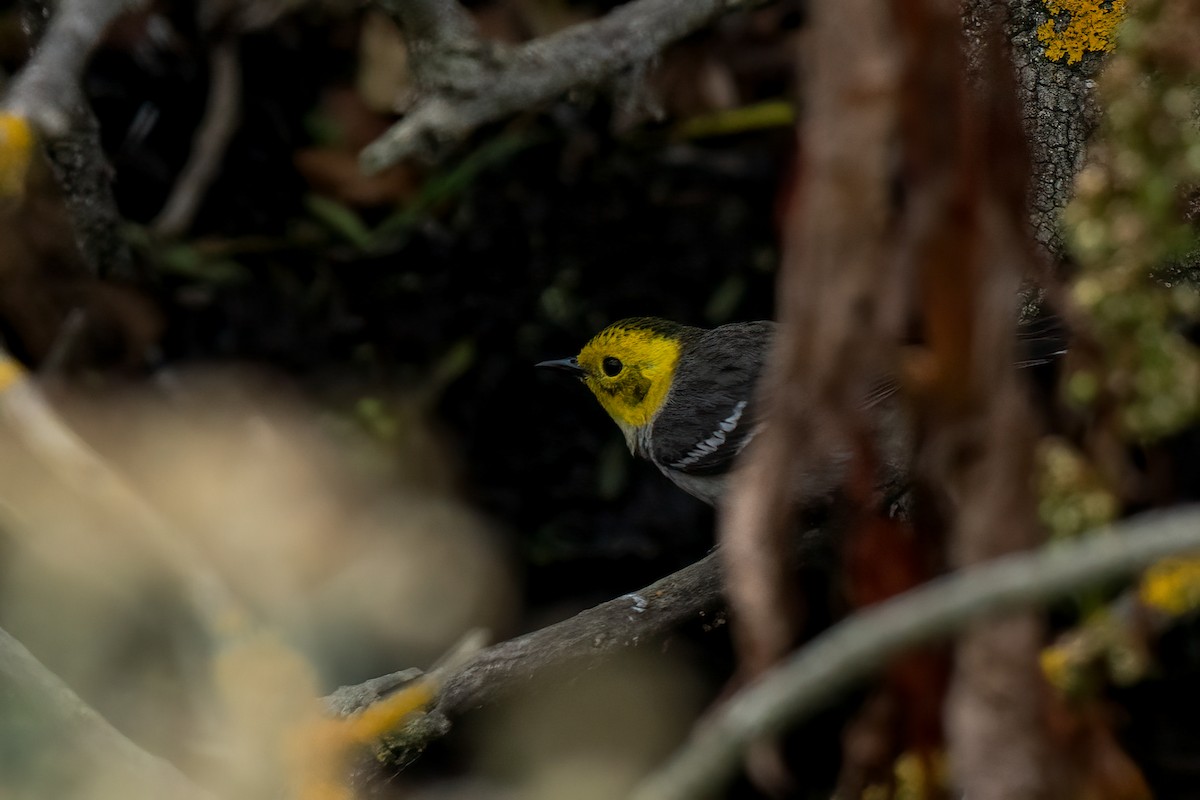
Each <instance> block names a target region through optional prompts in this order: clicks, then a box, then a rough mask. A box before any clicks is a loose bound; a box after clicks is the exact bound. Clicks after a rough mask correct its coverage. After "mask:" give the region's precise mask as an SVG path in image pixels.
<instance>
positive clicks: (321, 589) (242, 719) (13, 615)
mask: <svg viewBox="0 0 1200 800" xmlns="http://www.w3.org/2000/svg"><path fill="white" fill-rule="evenodd" d="M266 384H267V381H265V380H262V379H261V377H260V376H250V375H247V374H245V373H244V372H241V373H239V372H234V371H225V372H222V371H210V372H208V373H206V374H197V375H179V376H175V378H174V386H173V388H172V389H171V391H170V392H158V393H156V394H154V395H151V394H150V393H148V392H129V393H123V394H115V395H111V396H108V397H97V396H96V395H94V394H89V396H88V397H87V398H86V402H82V401H80V402H76V400H77V399H78V398H75V397H72V396H71V395H69V394H68V395H66V396H63V397H60V398H58V407H59V409H60V410H61V411H62V412H63V416H64V419H66V420H67V421H68V422H69V423H70V424H71V425H72V426H73V427H74V428H75V430H76V431H78V432H79V433H80V434H81V435H82V436H83V437H84V439H85V440H86V441H87V442H88V444H89V445H90V446H92V447H93V448H94V449H95V450H96V452H97V453H98V454H99V455H100V457H101V458H102V459H103V460H104V461H105V462H107V463H108V464H109V465H110V466H111V467H112V468H113V469H114V470H117V471H118V472H119V473H121V474H123V475H124V476H125V478H127V479H128V481H129V483H130V485H131V486H132V487H133V488H134V489H135V491H136V492H137V493H138V494H140V496H141V497H142V498H144V499H145V500H146V501H147V502H148V503H149V504H150V505H151V506H152V507H153V508H154V509H155V510H156V511H157V512H159V515H160V516H161V519H162V522H163V525H164V527H166V528H167V529H166V530H162V531H157V532H156V535H157V536H161V537H167V538H170V537H182V539H183V540H184V543H185V544H186V549H185V550H184V551H183V552H185V553H188V554H189V556H188V557H189V558H190V559H191V560H193V561H194V563H192V564H183V565H182V569H183V570H185V571H186V570H187V569H189V567H195V568H196V570H197V571H198V572H199V571H202V570H205V569H207V570H215V573H216V574H217V575H218V576H219V578H220V580H221V581H222V582H223V583H224V584H226V586H227V588H228V589H229V590H230V591H231V592H232V594H233V596H234V597H236V598H237V599H238V601H239V603H240V605H241V606H242V610H241V613H240V615H241V616H242V617H244V618H243V619H236V620H226V619H204V618H203V615H204V613H205V610H204V609H198V608H196V607H195V606H193V605H192V604H191V603H190V602H189V600H188V596H187V594H186V592H184V591H183V587H182V586H181V581H180V565H178V564H171V563H169V561H170V560H169V559H167V558H164V556H163V552H164V551H163V548H161V547H158V546H156V545H155V539H154V538H153V537H150V538H147V537H145V536H137V535H133V534H132V532H133V530H134V529H135V528H137V526H138V525H139V524H141V523H140V522H139V521H134V520H131V519H122V518H121V506H120V505H119V504H115V505H114V507H109V508H106V507H103V506H104V505H105V504H104V503H103V502H102V498H101V501H100V502H97V499H96V498H95V497H88V496H86V495H87V492H86V491H83V492H81V491H77V490H76V489H72V488H70V487H69V486H68V485H67V484H66V483H65V482H64V481H63V480H61V478H62V475H61V474H60V473H59V472H58V471H56V468H55V466H54V465H53V464H49V463H43V462H42V461H41V460H39V458H37V457H35V455H34V454H31V453H30V452H29V451H28V450H26V449H25V448H24V447H23V446H22V445H21V444H20V443H19V442H18V441H17V437H13V436H12V434H11V431H5V432H0V437H2V438H0V513H2V514H3V517H2V520H0V525H2V537H3V538H2V539H0V548H2V550H3V553H4V556H5V557H4V559H3V563H2V566H0V626H2V627H3V628H5V629H6V630H8V631H9V632H10V633H12V634H13V635H14V636H15V637H16V638H17V639H19V640H20V641H22V642H23V643H24V644H25V645H26V646H27V647H28V648H29V649H30V650H31V651H32V652H33V653H34V655H36V656H37V657H38V658H39V659H40V660H41V661H42V662H43V663H44V664H45V665H46V666H47V667H49V669H50V670H51V671H53V672H55V673H57V674H58V675H59V676H61V677H62V678H64V680H66V681H67V683H68V684H69V685H70V686H71V687H72V688H73V689H75V690H76V691H77V692H78V693H79V694H80V695H81V696H82V697H83V698H84V700H86V701H87V702H88V703H90V704H92V705H93V706H94V707H96V708H97V709H98V710H99V711H100V712H101V713H102V714H103V715H104V716H105V717H106V718H107V719H109V720H110V721H111V722H113V723H114V724H115V725H116V726H117V727H118V728H119V729H120V730H122V731H123V732H125V733H127V734H128V735H130V736H131V737H132V738H134V739H135V740H136V741H138V742H139V743H143V744H145V745H146V746H147V747H148V748H149V749H151V750H153V751H156V752H159V753H161V754H162V755H165V756H167V757H169V758H170V759H172V760H173V761H174V762H175V763H177V764H179V765H181V766H182V767H183V768H184V769H185V771H188V772H193V773H195V774H197V776H198V777H199V778H200V781H201V783H206V784H210V785H214V786H216V787H220V788H221V789H222V791H223V793H224V794H225V796H243V797H262V796H267V795H268V794H270V793H271V792H272V791H275V790H277V789H278V787H279V786H280V785H281V784H282V783H283V782H284V781H285V780H286V776H285V768H284V767H283V761H282V759H283V755H282V751H281V748H282V747H283V743H284V742H285V741H286V739H287V736H288V731H289V730H290V729H291V728H293V727H295V726H297V725H300V724H302V723H303V721H304V720H306V719H308V718H309V717H311V715H312V714H314V713H315V710H316V707H317V706H316V698H317V697H319V695H320V694H323V693H324V692H326V691H328V690H329V689H331V688H333V686H335V685H337V684H338V683H351V682H357V681H361V680H364V679H366V678H368V677H372V676H374V675H376V674H380V673H384V672H389V671H393V670H396V669H401V668H404V667H409V666H421V667H424V666H428V665H429V663H430V662H431V661H432V660H434V659H435V658H436V657H437V656H438V655H439V654H440V653H442V652H443V651H444V650H445V649H446V648H447V647H449V646H450V645H451V644H453V642H454V641H455V640H457V639H458V638H459V637H460V636H461V635H462V633H463V631H465V630H467V629H469V628H473V627H486V628H489V629H492V630H494V631H498V632H500V633H503V632H505V631H506V629H507V627H508V626H509V625H510V624H511V621H512V619H513V616H514V614H515V611H516V609H515V591H514V580H513V575H512V572H511V569H510V568H509V566H508V559H507V558H506V556H505V553H504V552H503V551H502V549H501V548H500V546H499V544H498V542H497V540H496V538H495V537H494V532H493V530H492V529H491V526H490V525H489V523H488V521H487V520H486V519H484V518H483V517H482V516H481V515H480V514H479V513H477V512H475V511H473V510H472V509H471V508H470V506H469V505H468V504H467V503H466V502H465V501H464V500H463V499H462V498H461V497H460V496H459V495H458V494H457V493H456V490H455V480H454V466H453V464H451V463H449V462H448V461H447V458H448V456H447V455H446V454H447V453H448V452H450V450H449V448H448V447H447V446H446V445H445V443H444V442H441V441H439V438H438V434H437V433H436V431H434V430H433V429H432V428H431V427H429V426H428V425H427V424H426V423H425V422H423V420H422V419H421V416H420V414H419V412H417V411H414V410H413V409H411V408H409V409H407V411H406V412H405V413H406V414H407V417H406V418H407V419H408V420H409V425H410V427H412V428H413V430H412V433H411V434H409V435H404V436H400V437H397V439H396V444H395V445H394V446H393V447H390V448H388V449H384V447H383V446H382V445H381V444H380V443H379V442H377V441H374V440H369V439H367V438H366V437H361V436H356V435H353V434H350V433H346V431H347V430H348V429H349V426H346V425H342V424H338V421H337V420H330V419H328V418H323V417H321V416H319V415H318V414H316V413H315V412H314V411H312V410H311V409H309V408H307V407H305V406H304V405H303V404H301V403H299V402H297V401H296V400H294V399H293V398H289V397H287V396H286V394H284V393H282V392H281V391H279V390H278V389H274V390H268V389H265V388H264V386H265V385H266ZM168 397H169V398H171V399H170V400H167V399H164V398H168ZM396 403H397V404H398V406H397V407H401V405H400V404H403V403H404V400H403V398H400V399H397V401H396ZM414 408H416V406H414ZM401 467H403V468H401ZM214 631H215V632H216V634H215V636H214V635H213V632H214ZM42 746H47V747H50V746H52V743H50V742H47V743H43V745H42ZM86 786H87V787H88V788H87V790H86V791H84V792H83V793H82V795H81V796H88V797H108V796H111V797H119V796H125V795H124V794H123V791H122V788H121V787H120V786H119V785H118V786H109V787H108V788H104V787H105V786H107V784H106V782H105V780H104V779H103V778H102V777H97V778H96V780H94V781H93V780H89V781H87V782H86ZM126 789H128V787H126Z"/></svg>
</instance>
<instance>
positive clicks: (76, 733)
mask: <svg viewBox="0 0 1200 800" xmlns="http://www.w3.org/2000/svg"><path fill="white" fill-rule="evenodd" d="M0 707H2V708H3V710H4V713H3V715H0V716H2V717H3V722H2V723H0V726H3V727H4V728H6V730H5V733H4V736H5V738H6V739H9V738H10V737H11V738H13V739H16V738H20V739H22V740H24V741H23V742H22V744H23V746H29V745H31V744H32V745H33V746H35V747H40V748H42V749H44V750H45V751H46V752H47V753H53V754H58V756H61V755H62V754H69V755H70V757H69V758H66V759H63V758H59V757H58V756H49V755H48V756H47V757H46V758H47V759H50V758H55V759H56V760H57V761H58V762H60V763H67V762H70V764H71V765H72V766H73V767H74V768H75V769H77V770H78V771H79V773H80V774H85V773H86V774H88V775H90V776H91V777H92V778H93V779H97V780H100V779H104V780H111V781H112V783H109V784H106V785H110V786H115V787H121V790H122V791H123V792H125V793H126V794H125V796H130V797H146V798H157V797H178V798H181V799H182V800H211V799H212V795H210V794H209V793H208V792H206V791H204V790H202V789H201V788H200V787H198V786H197V785H195V784H194V783H192V782H191V781H190V780H189V779H188V778H187V776H185V775H184V774H183V773H182V772H180V771H179V770H178V769H176V768H175V767H174V766H172V765H171V764H170V763H168V762H167V761H164V760H163V759H161V758H159V757H157V756H154V755H151V754H150V753H148V752H146V751H145V750H143V749H142V748H140V747H138V746H137V745H136V744H134V743H133V742H132V741H130V740H129V739H127V738H125V736H124V735H122V734H121V732H120V731H118V730H117V729H116V728H114V727H113V726H112V725H110V724H109V723H108V721H107V720H105V719H104V718H103V717H102V716H100V714H98V713H97V712H96V711H95V710H94V709H93V708H92V707H91V706H89V705H87V704H86V703H84V702H83V700H81V699H80V698H79V696H78V695H76V694H75V693H74V692H73V691H71V689H70V688H69V687H68V686H67V685H66V684H64V683H63V682H62V681H61V680H60V679H59V678H58V676H56V675H54V674H53V673H51V672H50V671H49V670H48V669H46V667H44V666H43V665H42V664H41V663H40V662H39V661H38V660H37V659H36V658H34V657H33V655H32V654H31V653H30V652H29V651H28V650H26V649H25V647H24V646H22V645H21V643H20V642H18V641H17V640H16V639H14V638H13V637H12V636H10V635H9V634H8V632H7V631H4V630H2V629H0ZM31 730H32V733H33V734H35V735H34V736H32V737H31ZM38 732H44V740H43V741H38V738H40V737H37V736H36V734H37V733H38ZM31 738H32V741H30V739H31ZM10 766H13V765H10ZM11 778H12V776H11V775H6V784H10V786H9V788H12V789H14V790H16V787H13V786H11Z"/></svg>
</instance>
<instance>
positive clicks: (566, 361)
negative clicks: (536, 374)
mask: <svg viewBox="0 0 1200 800" xmlns="http://www.w3.org/2000/svg"><path fill="white" fill-rule="evenodd" d="M534 366H535V367H549V368H550V369H561V370H563V371H564V372H569V373H571V374H572V375H578V376H580V377H582V376H583V367H581V366H579V362H578V361H576V360H575V357H574V356H571V357H570V358H556V359H554V360H553V361H539V362H538V363H536V364H534Z"/></svg>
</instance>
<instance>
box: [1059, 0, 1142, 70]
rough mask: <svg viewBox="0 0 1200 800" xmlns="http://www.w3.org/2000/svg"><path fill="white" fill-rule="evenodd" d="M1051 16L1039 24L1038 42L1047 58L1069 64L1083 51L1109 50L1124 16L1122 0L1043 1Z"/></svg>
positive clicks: (1079, 56)
mask: <svg viewBox="0 0 1200 800" xmlns="http://www.w3.org/2000/svg"><path fill="white" fill-rule="evenodd" d="M1042 2H1044V3H1045V4H1046V9H1047V10H1048V11H1049V12H1050V15H1051V16H1050V19H1048V20H1046V21H1045V22H1043V23H1042V24H1041V25H1039V26H1038V29H1037V37H1038V41H1040V42H1041V43H1042V44H1044V45H1045V46H1046V57H1047V58H1049V59H1050V60H1051V61H1060V60H1062V58H1063V56H1066V58H1067V63H1068V64H1074V63H1075V62H1077V61H1079V60H1080V59H1081V58H1083V54H1084V53H1096V52H1105V51H1108V50H1112V49H1113V46H1114V44H1115V43H1116V31H1117V26H1118V25H1119V24H1120V23H1121V20H1122V19H1123V18H1124V16H1125V0H1107V2H1106V1H1105V0H1042Z"/></svg>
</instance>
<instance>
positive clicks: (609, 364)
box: [600, 356, 624, 378]
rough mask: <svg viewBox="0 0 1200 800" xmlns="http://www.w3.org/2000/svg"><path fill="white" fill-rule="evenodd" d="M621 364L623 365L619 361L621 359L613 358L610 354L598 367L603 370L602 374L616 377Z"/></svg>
mask: <svg viewBox="0 0 1200 800" xmlns="http://www.w3.org/2000/svg"><path fill="white" fill-rule="evenodd" d="M622 366H624V365H623V364H622V363H621V359H619V358H613V357H612V356H608V357H607V358H605V359H604V361H603V362H601V364H600V368H601V369H603V370H604V374H605V375H607V376H608V377H610V378H615V377H617V375H618V374H619V373H620V372H621V367H622Z"/></svg>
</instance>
